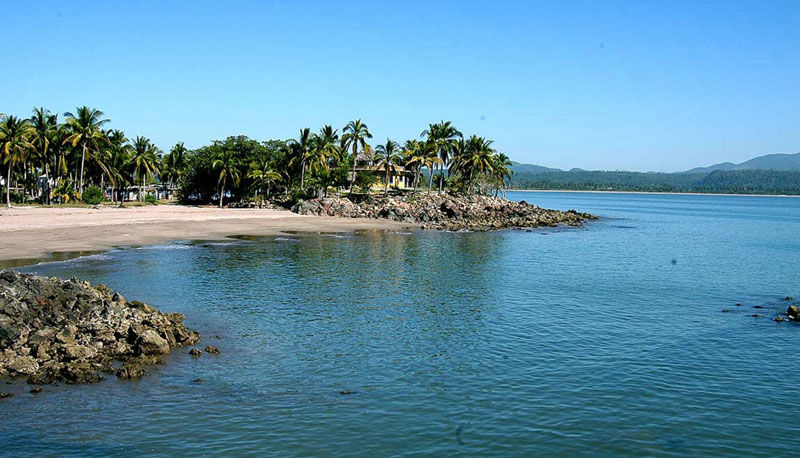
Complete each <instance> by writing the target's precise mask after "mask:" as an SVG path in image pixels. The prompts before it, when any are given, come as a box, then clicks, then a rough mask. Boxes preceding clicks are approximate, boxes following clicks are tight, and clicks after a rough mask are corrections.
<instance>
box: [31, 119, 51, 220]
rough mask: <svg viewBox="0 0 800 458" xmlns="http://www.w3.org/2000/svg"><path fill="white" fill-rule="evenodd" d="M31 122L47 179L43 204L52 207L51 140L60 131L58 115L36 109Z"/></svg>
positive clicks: (40, 161) (37, 156)
mask: <svg viewBox="0 0 800 458" xmlns="http://www.w3.org/2000/svg"><path fill="white" fill-rule="evenodd" d="M30 122H31V126H32V127H33V132H34V137H33V142H32V143H33V148H34V151H35V153H36V159H37V162H39V164H40V166H41V168H42V171H43V172H44V177H45V189H44V192H43V195H42V197H43V198H42V203H43V204H47V205H50V139H51V138H52V137H53V134H54V132H55V131H56V130H57V129H58V115H55V114H52V113H50V110H48V109H46V108H43V107H40V108H34V109H33V116H32V117H31V121H30Z"/></svg>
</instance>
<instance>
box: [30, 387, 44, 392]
mask: <svg viewBox="0 0 800 458" xmlns="http://www.w3.org/2000/svg"><path fill="white" fill-rule="evenodd" d="M30 392H31V393H33V394H39V393H41V392H42V387H40V386H36V387H33V388H31V391H30Z"/></svg>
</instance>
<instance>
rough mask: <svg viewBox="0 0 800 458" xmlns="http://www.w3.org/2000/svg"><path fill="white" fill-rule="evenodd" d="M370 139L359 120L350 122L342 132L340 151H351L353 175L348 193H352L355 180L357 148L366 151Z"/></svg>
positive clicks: (367, 131) (365, 126)
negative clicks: (349, 149)
mask: <svg viewBox="0 0 800 458" xmlns="http://www.w3.org/2000/svg"><path fill="white" fill-rule="evenodd" d="M369 138H372V134H371V133H370V132H369V128H368V127H367V125H366V124H364V123H363V122H361V120H360V119H356V120H355V121H350V122H349V123H348V124H347V126H345V128H344V130H343V131H342V149H343V150H345V151H346V150H347V149H348V148H351V149H352V150H353V174H352V175H351V177H350V190H349V191H350V192H353V182H354V181H355V179H356V160H357V159H358V148H359V147H361V149H362V150H363V149H366V148H368V147H369V145H368V144H367V139H369Z"/></svg>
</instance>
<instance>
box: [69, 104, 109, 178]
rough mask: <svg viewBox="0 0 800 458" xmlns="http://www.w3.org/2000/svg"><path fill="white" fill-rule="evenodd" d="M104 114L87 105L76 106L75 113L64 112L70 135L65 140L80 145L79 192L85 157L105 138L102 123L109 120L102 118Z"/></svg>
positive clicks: (75, 145) (95, 149) (73, 144)
mask: <svg viewBox="0 0 800 458" xmlns="http://www.w3.org/2000/svg"><path fill="white" fill-rule="evenodd" d="M104 115H105V114H104V113H103V112H102V111H100V110H98V109H96V108H89V107H87V106H82V107H78V109H77V112H76V114H72V113H69V112H67V113H64V116H65V117H66V118H67V127H68V129H69V131H70V136H69V137H67V139H66V141H68V142H70V143H71V144H72V146H73V147H77V146H78V145H80V148H81V175H80V192H81V193H83V169H84V162H85V161H86V157H87V156H90V155H91V154H92V153H93V152H95V151H97V150H98V148H99V146H100V144H101V143H103V142H104V141H105V140H106V136H105V134H104V132H103V125H105V124H106V123H108V122H109V120H108V119H103V116H104Z"/></svg>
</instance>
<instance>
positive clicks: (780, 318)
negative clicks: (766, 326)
mask: <svg viewBox="0 0 800 458" xmlns="http://www.w3.org/2000/svg"><path fill="white" fill-rule="evenodd" d="M773 321H778V322H780V321H784V319H783V317H782V316H780V315H778V316H776V317H775V318H774V319H773Z"/></svg>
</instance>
